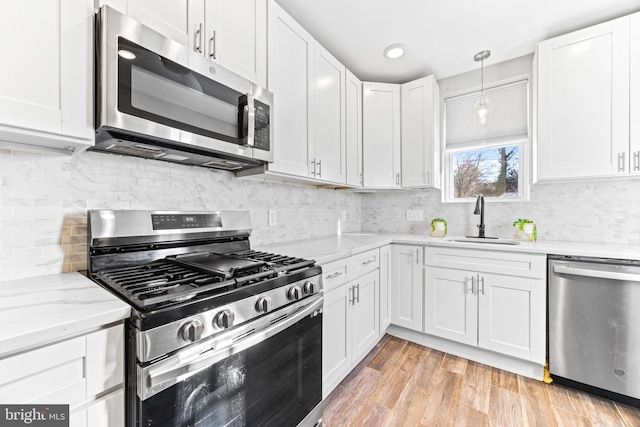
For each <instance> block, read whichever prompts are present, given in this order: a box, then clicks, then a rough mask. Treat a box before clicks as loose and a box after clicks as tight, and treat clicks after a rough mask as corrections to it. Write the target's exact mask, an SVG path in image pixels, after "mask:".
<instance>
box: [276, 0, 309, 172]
mask: <svg viewBox="0 0 640 427" xmlns="http://www.w3.org/2000/svg"><path fill="white" fill-rule="evenodd" d="M268 14H269V38H268V44H269V57H268V69H269V81H268V85H267V86H268V89H269V90H270V91H271V92H273V94H274V109H273V127H274V163H272V164H270V165H269V169H270V170H272V171H276V172H280V173H284V174H291V175H297V176H303V177H307V176H311V174H310V171H313V167H311V165H310V164H309V162H310V160H309V159H313V155H312V154H310V153H309V144H308V140H309V138H310V129H312V128H311V122H310V121H311V119H312V114H311V111H310V107H311V106H312V103H311V99H312V96H313V85H312V83H313V58H314V51H313V48H314V41H313V38H312V37H311V36H310V35H309V33H307V32H306V31H305V30H304V28H302V26H300V24H298V23H297V22H296V21H295V20H294V19H293V18H291V16H289V14H287V13H286V12H285V11H284V10H283V9H282V8H281V7H280V6H278V4H277V3H275V2H274V1H270V2H269V13H268Z"/></svg>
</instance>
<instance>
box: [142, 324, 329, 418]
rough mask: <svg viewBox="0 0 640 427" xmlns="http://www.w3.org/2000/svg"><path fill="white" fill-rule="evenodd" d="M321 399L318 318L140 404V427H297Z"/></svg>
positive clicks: (234, 356) (320, 353) (320, 329)
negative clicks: (228, 426)
mask: <svg viewBox="0 0 640 427" xmlns="http://www.w3.org/2000/svg"><path fill="white" fill-rule="evenodd" d="M321 400H322V315H317V316H315V317H313V318H311V317H307V318H305V319H303V320H301V321H299V322H298V323H297V324H295V325H292V326H290V327H289V328H287V329H285V330H284V331H282V332H280V333H279V334H277V335H274V336H273V337H271V338H269V339H267V340H265V341H263V342H261V343H259V344H257V345H255V346H253V347H250V348H248V349H246V350H244V351H242V352H240V353H237V354H234V355H232V356H229V357H227V358H226V359H224V360H222V361H220V362H218V363H216V364H215V365H213V366H211V367H210V368H207V369H205V370H204V371H202V372H200V373H198V374H196V375H194V376H192V377H190V378H187V379H186V380H184V381H182V382H180V383H178V384H176V385H174V386H172V387H171V388H168V389H166V390H164V391H162V392H160V393H158V394H156V395H154V396H152V397H150V398H149V399H147V400H145V401H140V400H138V402H137V404H138V425H141V426H142V425H144V426H180V427H186V426H218V425H220V426H223V425H225V426H226V425H232V426H296V425H297V424H298V423H300V422H301V421H302V420H303V419H304V417H305V416H306V415H307V414H308V413H309V412H310V411H311V410H312V409H313V408H314V407H315V406H316V405H317V404H318V403H320V401H321Z"/></svg>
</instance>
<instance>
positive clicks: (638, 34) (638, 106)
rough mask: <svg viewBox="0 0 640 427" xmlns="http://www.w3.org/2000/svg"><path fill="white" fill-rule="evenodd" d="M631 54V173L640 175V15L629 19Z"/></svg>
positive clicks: (636, 14) (634, 15)
mask: <svg viewBox="0 0 640 427" xmlns="http://www.w3.org/2000/svg"><path fill="white" fill-rule="evenodd" d="M629 24H630V28H629V31H630V36H631V40H630V46H629V52H631V58H630V69H631V80H630V85H631V87H630V88H629V94H630V97H631V99H630V115H629V117H630V129H629V132H630V135H629V172H630V173H632V174H640V13H635V14H633V15H631V16H630V17H629Z"/></svg>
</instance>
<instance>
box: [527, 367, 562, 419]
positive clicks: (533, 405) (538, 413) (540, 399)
mask: <svg viewBox="0 0 640 427" xmlns="http://www.w3.org/2000/svg"><path fill="white" fill-rule="evenodd" d="M518 385H519V387H520V398H521V399H522V407H523V409H524V416H525V419H526V424H527V425H528V426H530V427H555V426H557V425H558V421H557V420H556V417H555V414H554V412H553V410H552V409H551V400H550V399H549V392H548V391H547V388H548V386H547V385H546V384H545V383H543V382H542V381H536V380H532V379H531V378H526V377H522V376H518Z"/></svg>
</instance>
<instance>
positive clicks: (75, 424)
mask: <svg viewBox="0 0 640 427" xmlns="http://www.w3.org/2000/svg"><path fill="white" fill-rule="evenodd" d="M0 372H2V376H1V377H0V401H1V402H3V403H5V404H29V403H32V404H68V405H69V412H70V414H69V415H70V425H71V427H81V426H91V427H93V426H105V427H121V426H124V386H123V384H124V327H123V326H122V325H116V326H112V327H110V328H106V329H101V330H99V331H96V332H92V333H90V334H87V335H83V336H79V337H76V338H72V339H69V340H66V341H61V342H58V343H55V344H51V345H48V346H45V347H41V348H38V349H35V350H31V351H27V352H24V353H20V354H17V355H15V356H10V357H7V358H4V359H0Z"/></svg>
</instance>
